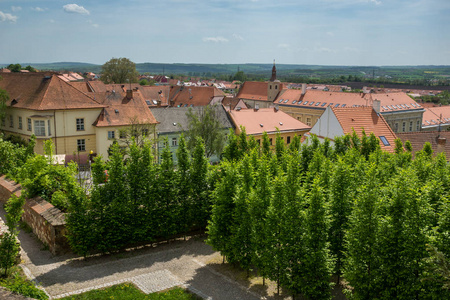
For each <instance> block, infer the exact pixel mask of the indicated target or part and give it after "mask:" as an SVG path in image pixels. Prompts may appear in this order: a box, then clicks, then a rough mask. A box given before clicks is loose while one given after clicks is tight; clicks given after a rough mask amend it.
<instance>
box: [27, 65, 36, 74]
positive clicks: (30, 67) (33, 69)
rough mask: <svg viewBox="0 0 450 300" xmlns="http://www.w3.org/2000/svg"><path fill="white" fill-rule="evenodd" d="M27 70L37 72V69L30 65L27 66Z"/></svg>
mask: <svg viewBox="0 0 450 300" xmlns="http://www.w3.org/2000/svg"><path fill="white" fill-rule="evenodd" d="M25 70H28V71H30V72H33V73H34V72H37V70H36V69H35V68H33V67H32V66H30V65H28V66H26V67H25Z"/></svg>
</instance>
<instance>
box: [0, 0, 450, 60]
mask: <svg viewBox="0 0 450 300" xmlns="http://www.w3.org/2000/svg"><path fill="white" fill-rule="evenodd" d="M449 16H450V0H312V1H309V0H308V1H306V0H271V1H268V0H195V1H191V0H159V1H154V0H121V1H118V0H109V1H105V0H13V1H11V0H0V63H16V62H21V63H25V62H32V63H39V62H60V61H75V62H89V63H96V64H103V63H104V62H106V61H107V60H109V59H110V58H112V57H128V58H130V59H131V60H132V61H134V62H136V63H141V62H158V63H271V62H272V61H273V59H275V60H276V61H277V63H287V64H319V65H380V66H381V65H429V64H430V65H431V64H432V65H450V33H449V32H450V17H449Z"/></svg>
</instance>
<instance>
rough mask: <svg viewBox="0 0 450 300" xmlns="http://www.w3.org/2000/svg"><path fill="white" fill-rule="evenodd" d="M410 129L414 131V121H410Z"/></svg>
mask: <svg viewBox="0 0 450 300" xmlns="http://www.w3.org/2000/svg"><path fill="white" fill-rule="evenodd" d="M409 131H410V132H411V131H413V122H412V121H410V122H409Z"/></svg>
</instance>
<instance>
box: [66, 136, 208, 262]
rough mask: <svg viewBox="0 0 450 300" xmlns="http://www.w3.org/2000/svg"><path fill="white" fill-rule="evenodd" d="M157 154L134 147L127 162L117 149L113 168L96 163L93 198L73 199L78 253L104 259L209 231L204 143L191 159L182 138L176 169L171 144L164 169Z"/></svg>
mask: <svg viewBox="0 0 450 300" xmlns="http://www.w3.org/2000/svg"><path fill="white" fill-rule="evenodd" d="M152 152H153V149H152V145H151V143H145V144H144V145H143V146H141V147H140V146H137V145H136V144H135V143H134V144H132V145H131V146H130V149H129V153H128V156H127V158H126V159H124V157H123V155H122V153H121V151H120V148H119V146H118V145H114V146H113V147H112V153H111V156H110V157H109V161H108V162H105V161H104V160H103V159H102V158H101V157H99V158H96V159H95V162H94V164H93V165H92V173H93V180H94V182H93V183H94V187H93V189H92V191H91V194H90V195H89V197H87V196H86V195H84V194H83V193H82V192H73V193H69V194H70V195H69V199H68V201H69V209H68V211H69V214H68V217H67V218H66V221H67V229H68V238H69V242H70V245H71V247H72V249H73V250H74V251H75V252H77V253H79V254H82V255H84V256H86V255H88V254H90V253H95V252H103V253H105V252H110V251H114V250H118V249H121V248H123V247H125V246H128V245H132V244H134V243H142V242H151V241H154V240H156V239H170V238H172V237H173V236H175V235H179V234H185V233H187V232H189V231H191V230H194V229H199V228H205V227H206V223H207V219H208V216H209V213H210V212H209V210H210V206H211V205H210V183H209V182H208V160H207V158H206V157H205V149H204V145H203V142H202V141H201V140H200V139H198V140H197V143H196V146H195V149H194V151H193V153H192V155H191V154H190V153H189V151H188V150H187V147H186V142H185V139H184V138H181V139H180V144H179V147H178V150H177V153H176V155H177V159H178V165H177V167H176V168H175V166H174V164H173V161H172V153H171V152H170V150H169V146H168V144H167V143H166V147H165V148H164V150H163V152H162V153H161V163H160V164H157V163H156V162H155V159H154V157H153V155H152ZM105 170H107V173H105Z"/></svg>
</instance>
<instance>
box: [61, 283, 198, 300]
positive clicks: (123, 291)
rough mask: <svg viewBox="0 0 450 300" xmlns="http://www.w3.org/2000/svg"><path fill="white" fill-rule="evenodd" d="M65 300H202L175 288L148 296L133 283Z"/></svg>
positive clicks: (64, 299) (65, 299)
mask: <svg viewBox="0 0 450 300" xmlns="http://www.w3.org/2000/svg"><path fill="white" fill-rule="evenodd" d="M62 299H63V300H91V299H95V300H103V299H105V300H106V299H108V300H111V299H125V300H140V299H149V300H198V299H201V298H199V297H197V296H196V295H193V294H191V293H189V292H187V291H185V290H184V289H182V288H178V287H176V288H173V289H170V290H167V291H163V292H159V293H153V294H149V295H146V294H144V293H143V292H141V290H139V289H138V288H136V287H135V286H134V285H133V284H131V283H123V284H119V285H114V286H111V287H108V288H104V289H100V290H93V291H89V292H86V293H83V294H79V295H73V296H69V297H65V298H62Z"/></svg>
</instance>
